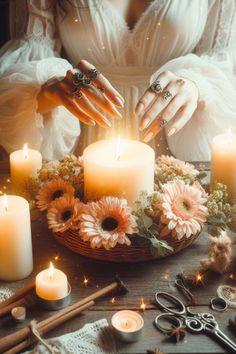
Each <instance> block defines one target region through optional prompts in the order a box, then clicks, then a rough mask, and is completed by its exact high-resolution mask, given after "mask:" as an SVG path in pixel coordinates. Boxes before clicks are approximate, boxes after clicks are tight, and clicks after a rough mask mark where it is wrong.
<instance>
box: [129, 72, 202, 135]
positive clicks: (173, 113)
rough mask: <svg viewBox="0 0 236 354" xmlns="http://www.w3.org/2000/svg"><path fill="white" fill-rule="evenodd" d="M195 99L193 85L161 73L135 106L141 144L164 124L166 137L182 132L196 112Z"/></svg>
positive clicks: (196, 100) (196, 96)
mask: <svg viewBox="0 0 236 354" xmlns="http://www.w3.org/2000/svg"><path fill="white" fill-rule="evenodd" d="M198 97H199V92H198V88H197V86H196V85H195V83H194V82H193V81H191V80H188V79H183V78H182V77H178V76H176V75H174V74H173V73H171V72H169V71H165V72H162V73H161V74H160V75H159V76H158V77H157V79H156V80H155V81H154V83H153V84H152V85H151V86H150V87H149V88H148V89H147V90H146V92H145V93H144V95H143V96H142V97H141V98H140V100H139V102H138V104H137V106H136V114H138V115H139V116H140V117H141V120H140V130H141V131H143V134H144V141H145V142H149V141H150V140H152V139H153V138H154V137H155V136H156V135H157V134H158V133H159V132H160V131H161V129H162V128H163V126H164V125H166V124H167V125H168V130H167V134H168V136H171V135H173V134H175V133H177V132H178V131H179V130H180V129H182V128H183V127H184V125H185V124H186V123H187V122H188V121H189V120H190V119H191V117H192V115H193V113H194V111H195V109H196V108H197V102H198Z"/></svg>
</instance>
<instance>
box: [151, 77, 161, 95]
mask: <svg viewBox="0 0 236 354" xmlns="http://www.w3.org/2000/svg"><path fill="white" fill-rule="evenodd" d="M151 90H152V91H153V92H155V93H160V92H161V91H162V88H161V84H160V81H159V80H157V81H154V82H153V83H152V84H151Z"/></svg>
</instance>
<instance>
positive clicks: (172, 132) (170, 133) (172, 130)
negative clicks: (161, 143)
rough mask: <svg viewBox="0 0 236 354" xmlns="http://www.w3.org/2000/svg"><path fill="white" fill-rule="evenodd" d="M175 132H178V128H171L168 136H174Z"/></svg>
mask: <svg viewBox="0 0 236 354" xmlns="http://www.w3.org/2000/svg"><path fill="white" fill-rule="evenodd" d="M175 132H176V128H171V129H170V130H169V131H168V136H171V135H173V134H174V133H175Z"/></svg>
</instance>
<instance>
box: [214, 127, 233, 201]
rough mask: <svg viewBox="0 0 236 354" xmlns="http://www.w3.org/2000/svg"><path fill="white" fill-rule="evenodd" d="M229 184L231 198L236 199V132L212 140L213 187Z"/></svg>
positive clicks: (229, 132)
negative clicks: (218, 184)
mask: <svg viewBox="0 0 236 354" xmlns="http://www.w3.org/2000/svg"><path fill="white" fill-rule="evenodd" d="M216 182H221V183H224V184H225V185H227V189H228V193H229V200H231V201H233V200H236V134H232V133H231V131H230V130H229V131H228V133H227V134H221V135H217V136H216V137H215V138H214V139H213V142H212V156H211V187H214V184H215V183H216Z"/></svg>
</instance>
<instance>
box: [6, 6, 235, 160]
mask: <svg viewBox="0 0 236 354" xmlns="http://www.w3.org/2000/svg"><path fill="white" fill-rule="evenodd" d="M17 3H18V4H19V2H16V4H17ZM23 4H24V2H23V1H21V2H20V8H18V13H16V14H12V15H13V17H14V18H16V19H17V20H18V21H19V22H20V23H21V28H22V21H23V19H24V14H25V13H27V12H28V18H27V21H26V22H27V23H26V30H25V35H22V34H21V35H22V37H21V38H19V39H15V40H12V41H10V42H8V43H7V44H6V45H5V46H4V47H3V48H2V50H1V53H0V54H1V60H0V63H1V65H0V68H1V81H0V93H1V95H0V112H1V120H0V142H1V144H2V145H3V146H4V147H5V148H6V149H7V150H8V151H9V152H10V151H11V150H14V149H16V148H19V147H20V146H22V145H23V144H24V143H25V142H28V144H29V145H30V146H31V147H35V148H38V149H40V150H41V151H42V153H43V156H44V157H45V158H47V159H53V158H61V157H62V156H63V155H65V154H66V153H68V152H69V151H74V150H75V149H76V146H77V145H78V140H79V141H80V142H81V145H82V148H83V147H84V146H86V145H88V144H89V143H90V142H92V141H94V140H97V139H101V138H104V137H111V136H112V135H114V136H116V135H118V133H120V134H121V135H122V136H129V137H131V138H143V139H144V141H145V142H149V141H152V143H154V144H155V145H156V150H157V154H158V153H161V152H162V151H163V149H162V148H161V145H163V137H160V135H163V134H162V133H160V131H161V130H164V132H165V136H166V138H167V143H168V146H169V148H170V150H171V152H172V153H173V154H174V155H176V156H177V157H178V158H181V159H184V160H210V145H211V141H212V138H213V137H214V136H215V135H216V134H218V133H220V132H225V131H226V130H227V128H228V127H234V126H235V123H236V77H235V74H234V72H235V70H236V48H235V47H236V43H235V33H236V15H235V14H236V2H235V0H223V1H220V0H209V1H206V0H181V1H179V0H153V1H150V0H143V1H141V0H123V1H121V0H119V1H118V0H70V1H69V0H67V1H66V0H64V1H57V2H55V1H53V0H48V1H46V0H28V1H27V4H25V5H26V6H25V7H24V6H23ZM18 6H19V5H18ZM62 8H63V10H62ZM61 48H63V52H64V54H65V57H66V58H67V59H68V60H65V59H61V58H59V55H60V54H59V53H61ZM193 53H194V54H193ZM78 63H79V64H78ZM77 66H79V69H80V71H81V72H83V73H84V74H85V75H86V76H83V75H79V74H75V72H74V71H73V70H72V69H73V67H74V68H75V67H77ZM100 73H101V74H100ZM105 77H106V78H105ZM88 78H89V79H90V80H88ZM91 83H92V85H91ZM111 84H112V85H113V86H114V88H113V86H111ZM123 98H124V99H123ZM120 108H121V109H122V111H121V113H122V116H123V119H122V120H120V119H119V118H120V116H121V114H120V113H119V109H120ZM104 112H106V113H104ZM134 112H135V113H134ZM109 116H110V117H112V118H118V120H116V119H111V120H109V119H108V117H109ZM75 117H77V118H78V119H79V120H80V121H82V122H83V123H85V124H86V126H85V125H83V134H82V135H81V134H80V124H79V121H78V120H76V119H75ZM95 123H96V124H97V125H98V126H99V125H100V126H101V127H99V128H98V127H94V126H92V127H89V126H88V125H94V124H95ZM111 124H112V125H113V129H111V128H110V129H109V126H110V125H111ZM104 128H105V129H104ZM161 140H162V144H161Z"/></svg>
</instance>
